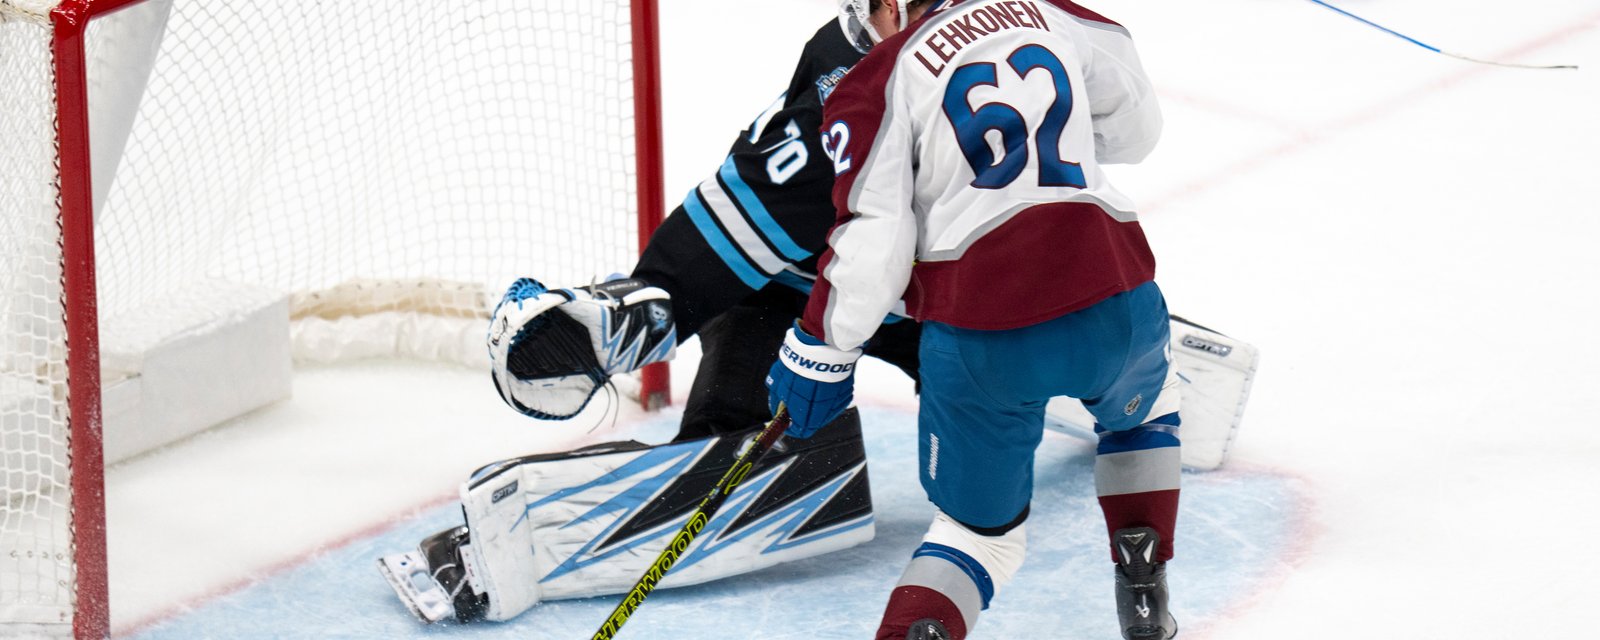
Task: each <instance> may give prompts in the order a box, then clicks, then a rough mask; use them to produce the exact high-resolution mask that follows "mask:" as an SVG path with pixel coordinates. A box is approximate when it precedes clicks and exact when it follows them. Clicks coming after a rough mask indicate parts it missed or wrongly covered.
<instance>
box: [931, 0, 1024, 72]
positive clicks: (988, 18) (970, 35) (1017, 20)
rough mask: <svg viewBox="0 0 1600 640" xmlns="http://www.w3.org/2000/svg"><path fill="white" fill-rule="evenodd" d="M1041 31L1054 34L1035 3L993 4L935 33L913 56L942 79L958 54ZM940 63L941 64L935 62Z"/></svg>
mask: <svg viewBox="0 0 1600 640" xmlns="http://www.w3.org/2000/svg"><path fill="white" fill-rule="evenodd" d="M1024 28H1026V29H1040V30H1044V31H1049V30H1050V25H1049V24H1046V23H1045V21H1044V12H1042V11H1040V10H1039V6H1038V5H1036V4H1034V3H1033V2H1032V1H1031V0H1004V1H1003V2H995V3H993V4H989V5H985V6H980V7H973V8H971V9H967V10H965V11H964V12H962V13H960V14H958V15H957V16H956V17H955V18H953V19H951V20H950V21H949V22H947V23H945V25H944V26H943V27H941V28H940V29H938V30H937V31H934V32H933V34H932V35H930V36H928V37H927V39H925V40H923V41H922V43H921V44H918V45H916V50H915V51H913V52H912V54H911V55H914V56H916V57H917V61H918V62H921V63H922V66H923V67H924V68H926V69H927V70H928V73H931V74H933V77H935V78H937V77H939V74H941V73H944V69H945V67H946V66H947V63H949V62H950V59H951V58H954V57H955V56H956V53H958V52H960V51H961V49H963V48H965V47H966V46H967V45H970V44H972V43H974V42H977V41H978V40H981V39H983V38H984V37H985V36H988V35H990V34H994V33H998V32H1001V31H1006V30H1010V29H1024ZM934 59H937V60H938V62H937V63H935V62H933V60H934Z"/></svg>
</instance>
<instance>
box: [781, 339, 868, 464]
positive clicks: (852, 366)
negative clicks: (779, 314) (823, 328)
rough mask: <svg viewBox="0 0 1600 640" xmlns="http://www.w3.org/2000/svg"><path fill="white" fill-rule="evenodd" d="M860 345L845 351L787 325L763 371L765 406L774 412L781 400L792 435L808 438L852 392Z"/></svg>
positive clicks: (839, 410) (833, 415)
mask: <svg viewBox="0 0 1600 640" xmlns="http://www.w3.org/2000/svg"><path fill="white" fill-rule="evenodd" d="M860 357H861V350H860V349H851V350H849V351H845V350H843V349H840V348H838V347H834V346H832V345H830V344H828V343H826V342H823V341H821V340H819V339H817V338H815V337H813V336H812V335H811V334H809V333H806V332H805V330H804V329H801V328H800V323H798V322H796V323H795V326H793V327H790V328H789V334H788V336H786V337H784V339H783V346H782V347H779V348H778V361H777V362H775V363H773V364H772V369H771V370H770V371H768V372H767V407H768V408H769V409H771V410H772V412H773V413H774V414H776V413H777V412H778V404H779V403H783V405H784V406H785V407H787V408H788V411H789V429H788V431H785V432H784V433H785V434H787V435H789V436H790V437H792V438H809V437H811V434H813V433H816V432H817V429H820V428H822V425H825V424H828V423H829V422H833V419H834V418H837V417H839V414H840V413H843V412H844V410H845V408H847V407H849V406H850V400H851V399H852V398H853V397H854V396H855V384H856V360H857V359H859V358H860Z"/></svg>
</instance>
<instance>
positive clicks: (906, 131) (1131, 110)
mask: <svg viewBox="0 0 1600 640" xmlns="http://www.w3.org/2000/svg"><path fill="white" fill-rule="evenodd" d="M823 122H824V123H825V124H824V125H823V141H824V142H823V143H824V148H825V150H827V151H828V152H829V154H830V157H831V158H832V159H833V162H834V170H835V175H836V177H835V185H834V203H835V205H836V206H837V207H838V209H839V212H840V225H839V226H838V227H837V228H836V229H835V230H834V232H833V233H832V235H831V236H830V238H829V246H830V251H829V253H830V254H831V255H826V254H825V255H824V257H823V261H822V263H821V264H820V272H821V275H822V278H821V280H820V281H819V285H821V286H819V290H818V291H816V292H814V295H813V297H812V302H811V305H810V307H811V308H808V310H807V313H806V326H807V328H808V329H810V330H812V331H813V332H816V333H818V334H819V335H821V337H824V338H825V339H826V340H828V342H830V343H832V344H834V345H835V346H839V347H842V348H852V347H855V346H858V345H859V344H861V343H862V342H864V341H865V340H866V339H867V338H868V337H870V336H871V335H872V332H873V331H874V330H875V329H876V328H877V325H878V322H879V321H881V319H882V318H883V316H884V315H885V314H886V313H888V312H889V310H890V309H891V308H892V307H893V306H894V305H895V303H896V302H897V301H899V300H901V298H902V296H904V297H905V301H906V303H907V311H909V312H910V313H911V314H912V315H913V316H916V317H918V318H919V319H923V320H936V321H942V322H946V323H949V324H953V325H956V326H963V327H968V328H977V329H1004V328H1014V327H1018V326H1026V325H1029V324H1034V323H1037V322H1041V321H1044V320H1048V319H1050V318H1054V317H1056V316H1059V315H1062V314H1064V313H1069V312H1071V311H1074V310H1077V309H1081V308H1084V307H1087V306H1089V305H1091V304H1093V303H1095V302H1098V301H1099V300H1101V299H1104V298H1105V297H1107V296H1110V295H1113V294H1116V293H1119V292H1121V291H1126V290H1129V289H1132V288H1133V287H1136V286H1138V285H1140V284H1143V283H1144V282H1148V281H1149V280H1151V279H1152V278H1153V277H1154V260H1153V258H1151V257H1150V253H1149V248H1148V246H1147V245H1146V244H1145V241H1144V236H1143V232H1142V230H1141V229H1140V228H1139V226H1138V222H1137V217H1136V216H1135V214H1134V207H1133V203H1132V202H1130V201H1129V199H1128V198H1127V197H1126V196H1124V195H1123V194H1122V193H1121V192H1119V191H1117V190H1116V189H1115V188H1114V187H1113V186H1112V185H1111V184H1110V183H1109V182H1108V181H1107V179H1106V176H1105V174H1104V173H1103V172H1102V171H1101V168H1100V166H1101V164H1103V163H1118V162H1138V161H1139V160H1142V159H1143V158H1144V157H1145V156H1146V155H1147V154H1148V153H1149V152H1150V151H1151V149H1152V148H1153V147H1154V146H1155V143H1156V140H1157V139H1158V138H1159V137H1160V132H1161V114H1160V110H1159V108H1158V107H1157V103H1156V100H1155V95H1154V91H1153V89H1152V88H1151V86H1150V83H1149V80H1148V78H1147V77H1146V76H1145V74H1144V71H1143V69H1142V67H1141V65H1140V63H1139V59H1138V55H1137V53H1136V52H1135V50H1134V46H1133V42H1132V40H1131V39H1130V38H1129V35H1128V32H1127V30H1125V29H1123V28H1122V27H1121V26H1119V25H1117V24H1116V23H1113V22H1111V21H1109V20H1106V19H1105V18H1103V17H1100V16H1099V15H1097V14H1095V13H1093V12H1090V11H1088V10H1086V9H1084V8H1082V7H1079V6H1077V5H1075V4H1072V3H1070V2H1065V1H1058V0H969V1H967V2H960V3H956V4H954V5H953V6H951V7H949V8H946V9H944V10H942V11H938V12H936V13H934V14H933V15H930V16H928V17H926V18H925V19H923V20H921V21H919V22H917V23H915V24H913V25H912V26H911V27H910V29H909V30H908V31H907V32H905V33H902V34H900V35H897V36H895V37H893V38H889V39H888V40H886V41H884V42H883V43H882V44H880V45H878V46H877V47H876V48H874V49H873V51H872V52H871V53H869V54H868V56H867V57H866V58H865V59H864V60H862V62H861V63H860V64H858V65H857V66H856V67H855V69H854V70H852V71H851V72H850V74H849V75H848V76H846V77H845V79H844V81H843V82H841V83H840V84H839V86H838V89H837V90H836V92H835V94H834V98H833V99H832V100H830V101H829V102H828V105H827V110H826V114H825V116H824V119H823ZM913 267H915V268H913Z"/></svg>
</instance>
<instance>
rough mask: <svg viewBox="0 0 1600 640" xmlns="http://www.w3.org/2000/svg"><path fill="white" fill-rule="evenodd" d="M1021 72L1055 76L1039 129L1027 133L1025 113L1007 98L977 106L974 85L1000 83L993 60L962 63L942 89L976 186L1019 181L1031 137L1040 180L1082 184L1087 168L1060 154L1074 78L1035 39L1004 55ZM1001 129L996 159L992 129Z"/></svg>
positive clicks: (1023, 75)
mask: <svg viewBox="0 0 1600 640" xmlns="http://www.w3.org/2000/svg"><path fill="white" fill-rule="evenodd" d="M1006 64H1007V65H1009V66H1010V67H1011V69H1012V71H1014V72H1015V73H1016V74H1017V77H1018V78H1026V77H1027V76H1028V74H1029V73H1032V72H1033V71H1034V70H1035V69H1044V70H1045V72H1046V73H1049V74H1050V77H1051V79H1052V80H1054V86H1055V98H1054V99H1053V100H1052V101H1051V103H1050V107H1049V108H1048V109H1047V110H1045V114H1044V120H1042V121H1041V122H1040V123H1039V128H1038V130H1037V131H1035V132H1033V135H1031V136H1030V135H1029V132H1028V123H1027V121H1026V120H1024V119H1023V118H1022V114H1021V113H1019V112H1017V110H1016V109H1015V108H1013V107H1012V106H1011V105H1009V104H1006V103H1004V102H990V103H986V104H984V105H983V106H980V107H978V108H977V109H973V108H972V107H971V106H970V105H969V104H968V102H967V94H968V93H971V92H972V89H973V87H977V86H981V85H989V86H993V87H998V86H1000V85H999V78H998V76H997V75H996V72H995V64H994V63H992V62H974V63H971V64H965V65H962V66H961V67H960V68H958V69H956V70H955V73H953V74H951V75H950V84H948V85H946V86H945V90H944V114H945V116H946V117H948V118H949V119H950V124H951V126H953V127H954V128H955V132H956V142H957V144H959V145H960V147H961V154H962V155H964V156H966V158H967V164H969V165H971V166H972V173H973V174H974V175H976V176H977V177H976V178H974V179H973V180H972V186H974V187H977V188H980V189H999V188H1002V187H1005V186H1006V185H1009V184H1011V183H1012V182H1015V181H1016V179H1017V178H1018V177H1019V176H1021V175H1022V170H1023V168H1024V167H1026V166H1027V164H1028V141H1029V138H1030V137H1031V138H1033V140H1034V146H1035V147H1037V148H1038V151H1039V186H1041V187H1076V188H1079V189H1081V188H1083V187H1084V185H1085V183H1084V179H1083V168H1082V167H1080V166H1078V163H1076V162H1067V161H1065V160H1062V159H1061V133H1062V131H1063V130H1064V129H1066V126H1067V117H1068V116H1070V115H1072V80H1071V79H1070V78H1068V77H1067V69H1066V67H1064V66H1062V64H1061V59H1060V58H1057V57H1056V56H1055V54H1053V53H1051V52H1050V50H1049V49H1046V48H1044V47H1042V46H1040V45H1037V44H1030V45H1027V46H1024V47H1022V48H1019V49H1017V50H1016V51H1013V52H1011V55H1010V56H1008V57H1007V58H1006ZM990 131H996V132H999V134H1000V146H1001V148H1003V149H1004V150H1005V155H1004V156H1003V157H1001V158H1000V159H999V161H998V162H996V159H995V154H994V149H992V148H991V147H990V146H989V141H988V140H987V136H988V133H989V132H990Z"/></svg>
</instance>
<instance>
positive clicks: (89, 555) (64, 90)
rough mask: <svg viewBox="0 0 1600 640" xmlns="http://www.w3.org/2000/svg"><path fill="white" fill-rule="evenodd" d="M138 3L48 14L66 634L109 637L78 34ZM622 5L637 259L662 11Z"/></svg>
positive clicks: (659, 180)
mask: <svg viewBox="0 0 1600 640" xmlns="http://www.w3.org/2000/svg"><path fill="white" fill-rule="evenodd" d="M144 1H145V0H62V2H61V3H60V4H59V5H57V6H56V7H55V8H54V9H53V10H51V13H50V22H51V27H52V35H51V42H50V46H51V50H52V51H51V53H52V55H53V57H54V65H53V66H54V71H55V75H54V79H53V82H54V84H55V96H56V103H57V104H56V114H57V119H56V143H57V149H58V152H59V161H60V187H59V188H60V224H61V251H62V291H63V309H64V314H65V318H64V320H65V326H66V344H67V358H66V366H67V404H68V414H67V415H68V417H67V420H68V433H69V436H68V437H69V438H70V440H69V443H70V445H69V447H68V455H69V457H70V461H69V466H70V469H71V475H72V477H71V479H70V486H71V491H72V500H71V509H72V525H71V535H72V554H73V564H74V567H75V569H74V573H75V588H74V606H73V615H72V632H73V636H74V637H76V638H108V637H110V635H111V615H110V597H109V586H110V582H109V577H108V569H107V554H106V523H105V520H106V504H105V464H104V443H103V439H102V428H103V422H102V414H101V397H100V391H101V389H100V353H99V317H98V313H97V289H96V286H95V243H94V187H93V184H92V179H91V175H92V171H91V159H90V158H91V156H90V143H89V139H90V138H89V106H88V105H89V86H88V73H87V52H86V48H85V32H86V29H87V28H88V25H89V23H90V22H91V21H92V20H94V19H95V18H98V17H100V16H104V15H106V14H110V13H113V12H115V11H118V10H121V9H125V8H127V7H130V6H133V5H137V4H139V3H142V2H144ZM615 1H618V2H628V3H629V5H630V7H629V14H630V25H629V28H630V30H631V38H632V41H631V43H630V44H631V47H632V61H631V62H632V66H633V103H634V104H633V108H634V125H635V131H634V145H635V165H636V170H637V181H638V184H637V189H636V192H637V194H636V198H637V202H636V205H637V212H636V213H637V218H638V234H639V235H638V248H637V249H638V251H641V252H642V251H643V250H644V247H645V245H646V244H647V243H648V242H649V239H650V236H651V234H653V233H654V232H655V230H656V228H657V227H658V226H660V224H661V221H662V219H663V218H664V216H665V200H664V197H663V193H664V176H663V161H662V130H661V126H662V125H661V79H660V75H661V71H660V69H661V64H660V45H659V13H658V8H657V6H656V2H655V1H654V0H615ZM640 382H641V390H640V394H639V395H640V401H641V402H642V403H643V404H644V406H645V408H646V409H652V410H653V409H657V408H660V407H662V406H665V405H666V404H667V403H668V402H669V399H670V395H671V393H670V379H669V376H668V371H667V365H666V363H657V364H653V365H650V366H648V367H646V368H645V369H644V370H643V371H642V372H641V381H640Z"/></svg>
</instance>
